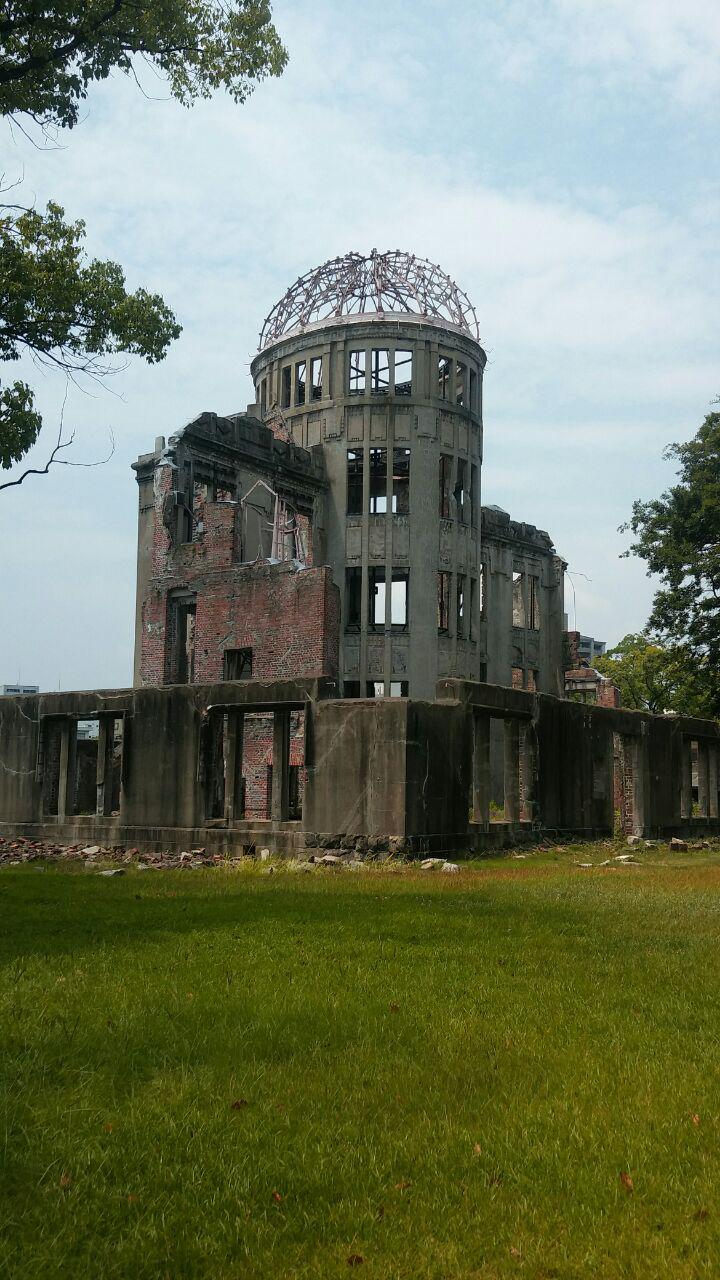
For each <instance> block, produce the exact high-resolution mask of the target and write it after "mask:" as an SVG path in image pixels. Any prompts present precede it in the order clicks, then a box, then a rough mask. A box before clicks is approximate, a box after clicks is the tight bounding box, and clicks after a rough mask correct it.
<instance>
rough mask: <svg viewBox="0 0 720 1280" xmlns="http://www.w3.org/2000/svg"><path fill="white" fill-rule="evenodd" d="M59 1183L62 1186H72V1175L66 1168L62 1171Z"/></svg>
mask: <svg viewBox="0 0 720 1280" xmlns="http://www.w3.org/2000/svg"><path fill="white" fill-rule="evenodd" d="M58 1185H59V1186H61V1187H71V1186H72V1178H71V1177H70V1174H69V1173H67V1172H66V1171H65V1169H63V1171H62V1173H61V1174H60V1182H59V1184H58Z"/></svg>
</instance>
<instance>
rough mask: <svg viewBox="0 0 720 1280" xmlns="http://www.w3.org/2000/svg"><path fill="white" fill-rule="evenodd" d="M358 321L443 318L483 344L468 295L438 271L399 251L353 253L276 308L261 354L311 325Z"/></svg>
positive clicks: (311, 275) (307, 279)
mask: <svg viewBox="0 0 720 1280" xmlns="http://www.w3.org/2000/svg"><path fill="white" fill-rule="evenodd" d="M353 315H416V316H418V317H419V318H424V317H431V316H432V317H437V318H438V319H441V320H443V321H444V322H445V323H450V324H451V325H454V326H455V327H456V328H458V329H460V330H461V331H462V332H463V333H466V334H468V335H469V336H470V337H471V338H474V339H476V340H478V339H479V336H480V335H479V330H478V321H477V316H476V314H475V309H474V307H473V305H472V303H471V302H470V299H469V298H468V296H467V294H465V293H463V291H462V289H460V288H458V286H457V285H456V284H455V281H454V280H451V279H450V276H448V275H446V273H445V272H444V271H443V270H442V269H441V268H440V267H438V266H436V265H435V264H434V263H432V262H428V261H427V260H426V259H425V258H416V257H415V255H414V254H410V253H403V252H402V251H401V250H399V249H393V250H389V251H388V252H387V253H378V251H377V249H373V251H372V253H371V254H370V255H369V256H368V257H364V256H363V255H362V254H360V253H347V254H345V255H344V256H343V257H341V258H332V259H331V260H330V261H329V262H325V263H323V265H322V266H321V267H316V268H315V269H314V270H312V271H308V272H307V273H306V274H305V275H304V276H301V277H300V279H299V280H297V281H296V282H295V284H294V285H292V287H291V288H290V289H288V291H287V293H286V294H285V295H284V297H282V298H281V299H280V301H279V302H278V303H276V305H275V306H274V307H273V309H272V311H271V312H270V314H269V315H268V316H267V318H266V320H265V323H264V324H263V327H262V329H261V331H260V350H263V348H265V347H267V346H268V345H269V344H270V343H272V342H275V341H276V340H277V339H278V338H281V337H283V336H284V335H285V334H288V333H292V332H293V331H294V330H296V329H303V328H305V327H306V326H307V325H312V324H316V323H319V322H322V321H325V322H326V323H327V322H328V321H331V320H333V319H336V318H338V319H339V318H341V317H343V316H353Z"/></svg>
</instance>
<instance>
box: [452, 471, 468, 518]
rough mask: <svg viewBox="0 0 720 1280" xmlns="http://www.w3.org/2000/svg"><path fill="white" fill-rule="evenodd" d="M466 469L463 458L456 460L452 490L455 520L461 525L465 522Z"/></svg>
mask: <svg viewBox="0 0 720 1280" xmlns="http://www.w3.org/2000/svg"><path fill="white" fill-rule="evenodd" d="M466 468H467V463H466V462H465V460H464V458H458V460H457V478H456V480H455V488H454V489H453V497H454V499H455V507H456V510H457V518H458V520H459V521H460V523H461V524H463V523H464V521H465V501H466V497H467V494H466V491H465V472H466Z"/></svg>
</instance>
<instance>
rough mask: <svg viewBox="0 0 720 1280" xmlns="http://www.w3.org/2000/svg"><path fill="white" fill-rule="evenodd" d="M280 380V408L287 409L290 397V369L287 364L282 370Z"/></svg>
mask: <svg viewBox="0 0 720 1280" xmlns="http://www.w3.org/2000/svg"><path fill="white" fill-rule="evenodd" d="M281 379H282V384H281V388H280V406H281V408H283V409H289V408H290V400H291V397H292V369H291V368H290V365H289V364H287V365H286V366H285V368H284V369H283V371H282V374H281Z"/></svg>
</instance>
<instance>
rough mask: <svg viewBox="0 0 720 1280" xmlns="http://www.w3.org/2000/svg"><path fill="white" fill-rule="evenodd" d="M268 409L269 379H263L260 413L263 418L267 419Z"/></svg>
mask: <svg viewBox="0 0 720 1280" xmlns="http://www.w3.org/2000/svg"><path fill="white" fill-rule="evenodd" d="M266 409H267V378H263V380H262V382H261V383H260V412H261V414H262V416H263V417H265V410H266Z"/></svg>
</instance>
